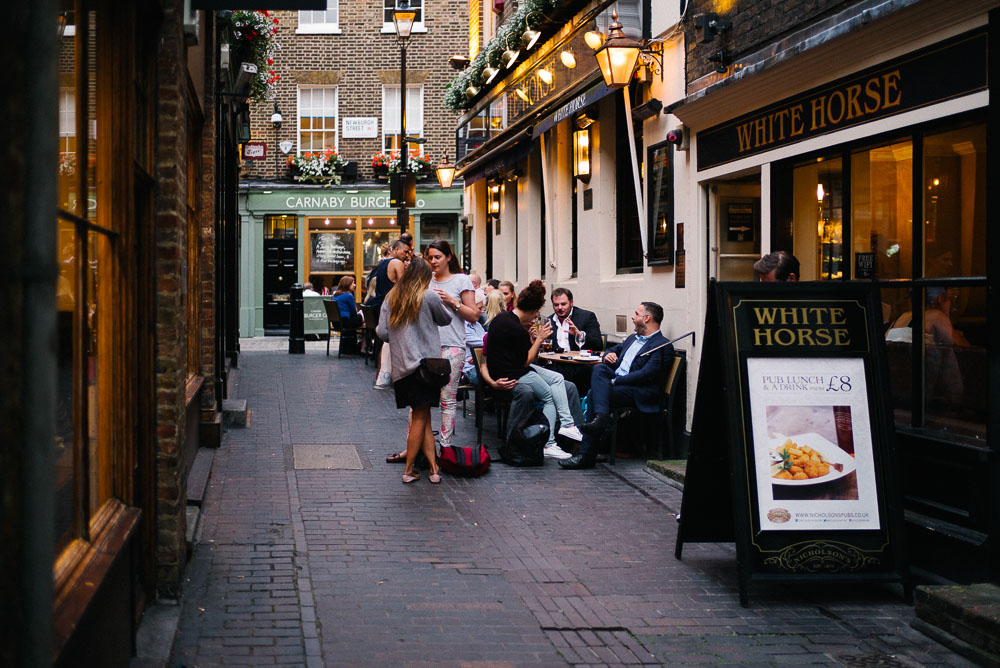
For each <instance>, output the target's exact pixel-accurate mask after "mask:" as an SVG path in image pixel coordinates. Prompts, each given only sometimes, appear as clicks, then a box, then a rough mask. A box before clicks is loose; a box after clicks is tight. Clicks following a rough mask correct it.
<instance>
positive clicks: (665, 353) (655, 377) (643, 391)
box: [604, 331, 674, 413]
mask: <svg viewBox="0 0 1000 668" xmlns="http://www.w3.org/2000/svg"><path fill="white" fill-rule="evenodd" d="M635 336H636V335H635V334H630V335H629V336H628V338H626V339H625V340H624V341H622V342H621V343H619V344H617V345H614V346H612V347H610V348H608V350H607V351H606V352H605V353H604V354H605V355H606V354H607V353H614V354H616V355H618V359H617V360H615V363H614V364H611V365H609V366H611V368H613V369H615V370H617V369H618V367H619V366H620V365H621V363H622V357H623V356H624V354H625V351H626V350H628V349H629V346H631V345H632V342H633V341H635ZM666 342H667V337H665V336H663V334H661V333H660V332H659V331H657V332H656V333H655V334H653V335H652V336H650V337H649V340H648V341H646V343H645V344H643V346H642V349H641V350H639V354H638V355H636V356H635V359H634V360H632V366H631V367H629V371H628V373H627V374H625V375H624V376H615V385H618V386H626V385H627V386H629V387H631V388H634V389H633V392H632V395H633V398H634V399H635V406H636V408H638V409H639V410H640V411H641V412H643V413H655V412H656V411H657V410H659V408H660V395H661V394H663V381H664V377H663V374H664V372H665V368H666V367H665V365H664V364H663V360H669V359H672V358H673V356H674V347H673V346H672V345H669V346H665V347H663V348H660V349H659V350H657V351H656V352H655V353H653V354H651V355H646V356H645V357H643V356H642V354H643V353H644V352H646V351H647V350H652V349H653V348H655V347H657V346H662V345H663V344H664V343H666Z"/></svg>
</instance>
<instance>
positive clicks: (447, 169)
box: [435, 153, 455, 189]
mask: <svg viewBox="0 0 1000 668" xmlns="http://www.w3.org/2000/svg"><path fill="white" fill-rule="evenodd" d="M435 171H436V172H437V177H438V183H439V184H441V187H442V188H444V189H448V188H451V182H452V181H453V180H454V179H455V165H453V164H452V163H451V161H450V160H448V154H447V153H445V154H444V162H442V163H441V164H439V165H438V166H437V169H436V170H435Z"/></svg>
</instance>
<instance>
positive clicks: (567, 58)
mask: <svg viewBox="0 0 1000 668" xmlns="http://www.w3.org/2000/svg"><path fill="white" fill-rule="evenodd" d="M559 60H561V61H562V64H563V65H565V66H566V69H568V70H571V69H573V68H574V67H576V56H574V55H573V52H572V51H563V52H562V53H560V54H559Z"/></svg>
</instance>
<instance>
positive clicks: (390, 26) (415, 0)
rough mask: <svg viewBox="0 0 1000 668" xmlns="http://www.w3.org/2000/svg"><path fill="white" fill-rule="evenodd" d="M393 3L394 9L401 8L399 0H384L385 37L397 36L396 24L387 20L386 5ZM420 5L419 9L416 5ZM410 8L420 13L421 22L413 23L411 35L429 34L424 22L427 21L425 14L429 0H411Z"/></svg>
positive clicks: (383, 27)
mask: <svg viewBox="0 0 1000 668" xmlns="http://www.w3.org/2000/svg"><path fill="white" fill-rule="evenodd" d="M390 1H391V2H393V7H394V8H395V7H397V6H399V2H398V0H382V9H381V11H382V34H383V35H395V34H396V24H395V23H393V22H392V20H389V21H386V20H385V12H386V10H387V9H388V7H386V5H387V4H388V3H389V2H390ZM418 4H419V5H420V6H419V7H417V6H416V5H418ZM410 6H411V7H414V8H415V9H417V10H419V11H420V20H419V21H414V22H413V28H411V29H410V32H411V33H415V32H427V26H426V25H424V22H425V21H426V20H427V17H426V16H425V12H426V11H427V0H410Z"/></svg>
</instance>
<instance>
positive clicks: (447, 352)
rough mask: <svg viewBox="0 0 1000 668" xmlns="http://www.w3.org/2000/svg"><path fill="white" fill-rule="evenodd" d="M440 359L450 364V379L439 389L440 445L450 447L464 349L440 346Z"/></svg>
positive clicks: (463, 361) (463, 360)
mask: <svg viewBox="0 0 1000 668" xmlns="http://www.w3.org/2000/svg"><path fill="white" fill-rule="evenodd" d="M441 357H443V358H445V359H446V360H448V361H449V362H451V379H450V380H449V381H448V384H447V385H445V386H444V387H442V388H441V445H444V446H451V436H452V434H454V433H455V410H456V408H457V407H458V401H457V400H456V398H455V397H456V396H457V395H458V384H459V382H460V381H461V379H462V366H463V365H464V364H465V348H459V347H457V346H441Z"/></svg>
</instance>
